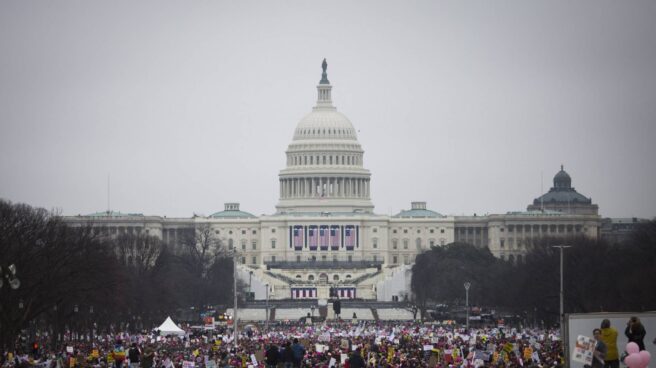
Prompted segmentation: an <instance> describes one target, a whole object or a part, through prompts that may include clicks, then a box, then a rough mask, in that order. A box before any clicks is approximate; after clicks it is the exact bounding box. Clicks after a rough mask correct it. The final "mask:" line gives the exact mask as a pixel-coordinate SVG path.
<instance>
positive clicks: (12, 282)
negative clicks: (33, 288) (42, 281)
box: [0, 263, 20, 290]
mask: <svg viewBox="0 0 656 368" xmlns="http://www.w3.org/2000/svg"><path fill="white" fill-rule="evenodd" d="M3 278H5V279H7V282H8V283H9V288H11V289H12V290H16V289H18V288H19V287H20V280H19V279H18V277H16V265H15V264H13V263H12V264H10V265H9V266H8V267H7V271H6V272H2V267H0V288H2V286H3V285H4V281H3V280H2V279H3Z"/></svg>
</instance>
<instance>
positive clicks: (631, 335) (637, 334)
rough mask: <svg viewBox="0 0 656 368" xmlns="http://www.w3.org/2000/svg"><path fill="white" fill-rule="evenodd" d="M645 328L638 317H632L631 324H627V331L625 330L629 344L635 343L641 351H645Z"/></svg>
mask: <svg viewBox="0 0 656 368" xmlns="http://www.w3.org/2000/svg"><path fill="white" fill-rule="evenodd" d="M646 334H647V331H645V327H644V326H643V325H642V323H641V322H640V319H639V318H638V317H635V316H633V317H631V318H630V319H629V322H627V323H626V329H625V330H624V335H626V337H627V338H628V339H629V342H635V343H636V344H638V347H639V348H640V350H645V342H644V339H645V335H646Z"/></svg>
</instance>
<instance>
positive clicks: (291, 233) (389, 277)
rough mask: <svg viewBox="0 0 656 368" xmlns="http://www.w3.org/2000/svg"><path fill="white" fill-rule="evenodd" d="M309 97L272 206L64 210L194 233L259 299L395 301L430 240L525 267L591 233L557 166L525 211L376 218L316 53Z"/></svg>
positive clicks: (174, 239) (103, 226) (144, 228)
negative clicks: (540, 248) (550, 243)
mask: <svg viewBox="0 0 656 368" xmlns="http://www.w3.org/2000/svg"><path fill="white" fill-rule="evenodd" d="M322 67H323V74H322V78H321V80H320V82H319V85H318V86H317V92H318V97H317V103H316V106H315V107H314V108H313V109H312V111H311V112H310V113H309V114H307V115H306V116H305V117H304V118H303V119H302V120H301V121H300V122H299V123H298V124H297V126H296V129H295V130H294V137H293V139H292V142H291V143H290V144H289V146H288V148H287V151H286V152H285V153H286V156H287V164H286V167H285V168H283V169H282V170H281V171H280V174H279V186H280V194H279V196H280V199H279V202H278V204H277V206H276V212H275V213H274V214H271V215H263V216H260V217H257V216H254V215H252V214H250V213H248V212H245V211H242V210H241V209H240V208H239V203H226V204H225V209H224V210H223V211H221V212H217V213H215V214H213V215H211V216H208V217H199V216H194V217H192V218H167V217H160V216H144V215H141V214H123V213H119V212H112V211H106V212H99V213H96V214H91V215H86V216H69V217H66V218H65V220H66V221H67V222H68V223H69V224H71V225H74V226H88V225H90V226H92V227H93V230H94V231H95V232H97V233H98V234H100V235H105V236H118V235H119V234H124V233H132V234H137V233H140V234H148V235H152V236H156V237H159V238H161V239H162V241H163V242H165V243H167V244H170V245H172V246H173V248H174V249H175V246H176V245H179V244H180V242H181V241H182V239H184V238H185V237H186V239H189V235H190V234H191V235H192V237H193V235H194V234H197V233H198V232H199V231H201V230H202V231H204V232H205V233H208V232H209V234H211V236H212V237H215V238H216V240H217V243H218V244H221V246H223V247H224V249H228V250H235V251H236V252H238V261H239V266H238V272H239V277H240V278H241V279H242V280H244V281H245V282H247V283H250V284H251V290H252V291H253V292H254V293H255V298H256V299H264V298H265V294H266V289H267V287H268V289H269V295H268V296H269V298H270V299H327V298H328V297H329V290H330V288H334V290H335V292H336V293H337V295H338V296H339V297H340V298H342V299H364V300H378V301H395V300H403V299H404V298H406V297H408V296H409V295H408V293H409V290H410V286H409V284H410V278H411V267H412V264H413V262H414V260H415V257H416V256H417V255H418V254H420V253H421V252H424V251H426V250H429V249H430V248H431V247H433V246H443V245H446V244H449V243H453V242H466V243H470V244H473V245H475V246H477V247H488V248H489V249H490V251H491V252H492V254H494V255H495V256H496V257H499V258H501V259H504V260H508V261H512V262H521V261H522V259H523V257H524V254H525V252H526V249H527V247H530V245H531V242H532V240H533V239H536V238H540V237H544V236H557V237H565V236H572V235H584V236H587V237H590V238H597V237H598V236H599V233H600V226H601V218H600V216H599V214H598V207H597V205H595V204H592V201H591V200H590V199H589V198H587V197H585V196H583V195H581V194H579V193H578V192H577V191H576V190H575V189H574V188H573V187H572V186H571V178H570V176H569V175H568V174H567V173H566V172H565V171H564V170H563V168H562V167H561V170H560V171H559V172H558V173H557V174H556V176H555V177H554V186H553V188H551V190H549V192H547V193H545V194H544V195H542V196H541V197H540V198H537V199H535V200H534V201H533V202H532V203H531V204H530V205H529V206H528V207H527V210H526V211H520V212H510V213H506V214H492V215H485V216H444V215H442V214H440V213H438V212H435V211H432V210H430V209H428V208H427V204H426V202H412V204H411V208H410V209H409V210H404V211H401V212H399V213H398V214H396V215H394V216H387V215H379V214H376V213H374V205H373V202H372V199H371V191H370V188H371V174H370V172H369V170H367V169H366V168H365V166H364V150H363V149H362V147H361V146H360V143H359V142H358V137H357V135H356V130H355V128H354V127H353V124H352V123H351V122H350V121H349V119H348V118H347V117H346V116H345V115H344V114H342V113H340V112H338V111H337V109H336V108H335V106H334V105H333V101H332V85H331V84H330V82H329V81H328V77H327V73H326V69H327V64H326V61H325V60H324V62H323V64H322Z"/></svg>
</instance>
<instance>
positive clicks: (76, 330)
mask: <svg viewBox="0 0 656 368" xmlns="http://www.w3.org/2000/svg"><path fill="white" fill-rule="evenodd" d="M79 311H80V310H79V308H78V307H77V304H75V305H74V306H73V313H74V314H73V318H74V321H73V326H75V333H73V334H72V335H73V336H75V340H79V336H78V330H79V327H78V321H77V312H79ZM71 337H72V336H71Z"/></svg>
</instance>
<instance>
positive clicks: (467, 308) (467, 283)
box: [463, 281, 471, 331]
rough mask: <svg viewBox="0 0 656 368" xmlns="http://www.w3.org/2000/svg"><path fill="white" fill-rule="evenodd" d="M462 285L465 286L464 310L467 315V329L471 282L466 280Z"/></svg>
mask: <svg viewBox="0 0 656 368" xmlns="http://www.w3.org/2000/svg"><path fill="white" fill-rule="evenodd" d="M463 286H464V287H465V310H466V317H467V330H468V331H469V288H470V287H471V282H469V281H467V282H465V283H464V284H463Z"/></svg>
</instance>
